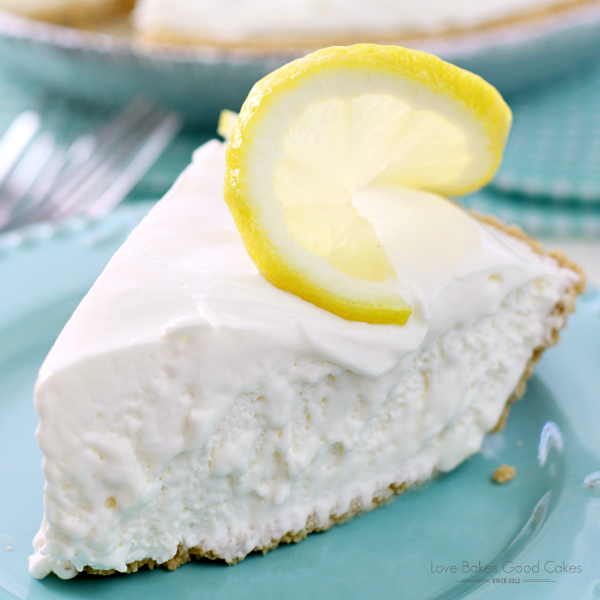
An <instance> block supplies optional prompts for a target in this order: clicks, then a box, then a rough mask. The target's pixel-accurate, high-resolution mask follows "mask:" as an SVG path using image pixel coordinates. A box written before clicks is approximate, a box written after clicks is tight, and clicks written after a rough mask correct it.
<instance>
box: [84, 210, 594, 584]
mask: <svg viewBox="0 0 600 600" xmlns="http://www.w3.org/2000/svg"><path fill="white" fill-rule="evenodd" d="M469 212H470V214H471V215H472V216H473V217H475V218H476V219H477V220H478V221H480V222H481V223H485V224H487V225H491V226H492V227H495V228H496V229H498V230H499V231H502V232H504V233H507V234H509V235H511V236H513V237H515V238H517V239H519V240H521V241H523V242H525V243H526V244H528V245H529V246H530V247H531V249H532V250H533V251H534V252H535V253H536V254H539V255H541V256H549V257H551V258H553V259H554V260H555V261H556V262H557V264H558V265H559V266H560V267H563V268H566V269H570V270H571V271H574V272H575V273H577V274H578V275H579V281H578V282H577V283H575V284H574V285H572V286H571V287H570V288H569V289H568V290H567V292H566V294H565V295H564V296H563V297H562V298H561V299H560V300H559V302H557V304H556V305H555V306H554V309H553V311H552V312H551V315H559V316H561V317H563V321H562V325H561V326H560V327H556V328H554V329H553V330H552V332H551V334H550V339H549V341H548V343H547V344H545V345H542V346H539V347H537V348H535V349H534V351H533V353H532V355H531V358H530V359H529V361H528V363H527V365H526V367H525V370H524V371H523V375H522V376H521V379H520V380H519V383H518V384H517V386H516V387H515V389H514V391H513V393H512V394H511V395H510V397H509V398H508V400H507V401H506V405H505V407H504V410H503V412H502V414H501V415H500V419H499V420H498V423H497V424H496V425H495V426H494V427H493V428H492V429H491V430H490V431H489V433H494V432H497V431H501V430H502V429H503V428H504V425H505V423H506V419H507V418H508V413H509V412H510V407H511V404H512V403H513V402H515V401H516V400H518V399H519V398H521V397H522V396H523V394H524V393H525V388H526V383H527V380H528V379H529V377H531V375H532V374H533V365H534V364H535V363H536V362H537V361H538V360H539V358H540V356H541V355H542V353H543V352H544V350H546V348H549V347H550V346H553V345H555V344H556V343H557V342H558V340H559V337H560V336H559V334H560V329H562V327H564V325H565V324H566V319H567V317H568V316H569V315H570V314H571V313H572V312H573V311H574V310H575V305H576V301H577V296H578V295H579V294H582V293H583V292H584V291H585V286H586V281H585V274H584V272H583V269H582V268H581V267H580V266H579V265H578V264H577V263H575V262H573V261H572V260H570V259H569V258H567V257H566V256H565V255H564V254H563V253H562V252H558V251H556V250H551V251H550V252H546V251H545V250H544V247H543V246H542V244H540V243H539V242H538V241H537V240H534V239H533V238H530V237H529V236H528V235H527V234H526V233H525V232H524V231H523V230H522V229H521V228H520V227H518V226H516V225H507V224H506V223H504V222H503V221H501V220H500V219H498V218H496V217H493V216H490V215H483V214H480V213H478V212H477V211H474V210H471V211H469ZM434 475H435V474H434ZM419 483H423V482H416V483H415V484H413V485H412V486H409V485H407V484H406V483H404V482H403V483H392V484H391V485H389V486H388V487H386V488H382V489H380V490H378V491H376V492H375V494H374V495H373V499H372V504H371V506H369V507H367V508H364V507H363V505H362V504H361V502H360V501H359V500H358V499H355V500H353V501H352V502H351V503H350V509H349V510H348V511H347V512H345V513H344V514H342V515H335V514H331V515H330V516H329V521H328V522H327V523H326V524H325V525H318V522H317V520H316V519H315V518H314V517H313V516H310V517H308V519H307V520H306V526H305V528H304V529H303V530H301V531H289V532H288V533H286V534H285V535H284V536H283V537H281V538H280V539H272V540H271V543H270V544H268V545H265V546H260V547H258V546H257V547H256V548H254V550H253V552H262V553H263V554H266V553H267V552H268V551H269V550H273V549H275V548H277V546H279V545H280V544H292V543H296V542H300V541H302V540H303V539H304V538H306V537H307V536H308V534H310V533H314V532H318V531H326V530H327V529H330V528H331V527H333V526H334V525H337V524H339V523H344V522H345V521H348V520H350V519H352V518H353V517H355V516H357V515H358V514H360V513H362V512H368V511H370V510H372V509H374V508H377V507H378V506H380V505H381V504H384V503H385V502H387V501H388V500H389V499H390V498H391V497H392V496H394V495H397V494H402V493H403V492H405V491H406V490H407V489H408V488H409V487H414V486H415V485H418V484H419ZM203 558H204V559H209V560H220V561H223V562H226V563H227V564H230V565H234V564H237V563H238V562H240V560H243V559H235V560H233V561H227V560H226V559H225V558H223V557H222V556H219V555H217V554H215V553H214V552H212V551H211V550H204V549H203V548H201V547H193V548H184V547H183V545H182V544H180V545H179V547H178V548H177V553H176V554H175V556H173V558H171V559H169V560H167V561H166V562H164V563H160V564H159V563H157V562H156V561H155V560H154V559H152V558H145V559H143V560H138V561H135V562H132V563H129V564H128V565H127V574H129V573H136V572H137V571H139V570H140V569H141V568H142V567H147V568H148V569H154V568H155V567H163V568H165V569H168V570H170V571H174V570H176V569H177V568H179V567H180V566H181V565H184V564H186V563H188V562H190V561H192V560H200V559H203ZM84 571H85V572H86V573H88V574H89V575H101V576H107V575H113V574H120V573H119V572H118V571H116V570H115V569H110V570H96V569H92V568H91V567H85V568H84Z"/></svg>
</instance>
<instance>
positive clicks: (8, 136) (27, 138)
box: [0, 110, 40, 185]
mask: <svg viewBox="0 0 600 600" xmlns="http://www.w3.org/2000/svg"><path fill="white" fill-rule="evenodd" d="M39 128H40V116H39V115H38V114H37V113H36V112H34V111H32V110H27V111H25V112H22V113H21V114H20V115H18V116H17V117H16V118H15V120H14V121H13V122H12V123H11V125H10V127H9V128H8V130H7V131H6V133H5V134H4V136H3V137H2V139H1V140H0V185H1V184H2V183H4V181H5V180H6V179H7V178H8V176H9V175H10V172H11V171H12V169H13V167H14V166H15V165H16V164H17V162H18V160H19V158H20V157H21V155H22V154H23V152H25V149H26V148H27V146H28V145H29V142H31V140H32V139H33V138H34V136H35V134H36V133H37V132H38V129H39Z"/></svg>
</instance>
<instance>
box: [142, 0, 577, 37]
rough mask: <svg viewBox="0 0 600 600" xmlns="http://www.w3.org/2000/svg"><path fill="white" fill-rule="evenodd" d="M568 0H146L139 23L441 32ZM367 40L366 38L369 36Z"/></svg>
mask: <svg viewBox="0 0 600 600" xmlns="http://www.w3.org/2000/svg"><path fill="white" fill-rule="evenodd" d="M567 3H568V0H567V1H565V0H486V1H484V2H481V1H477V0H460V1H459V0H454V1H449V0H421V1H420V2H414V1H409V0H371V1H369V2H366V1H358V0H354V1H352V2H349V1H348V0H278V2H276V3H275V2H273V1H272V0H245V1H244V0H242V1H239V0H203V1H202V2H198V1H197V0H141V1H139V2H138V4H137V6H136V9H135V13H134V22H135V25H136V27H138V28H139V29H141V30H146V31H150V32H171V33H173V34H179V35H181V36H189V37H193V38H199V39H205V40H216V41H223V42H239V41H243V40H260V38H261V36H268V37H272V38H275V39H281V40H285V38H286V36H289V35H296V36H298V37H308V38H310V37H311V36H313V37H319V36H326V35H332V34H338V35H340V34H341V35H343V34H361V33H362V34H365V33H367V34H368V33H370V34H380V35H393V34H398V33H399V32H401V33H404V32H412V31H418V32H426V33H429V32H438V31H443V30H447V29H461V28H468V27H474V26H477V25H481V24H484V23H489V22H491V21H495V20H501V19H505V18H507V17H513V16H517V15H521V14H524V13H528V12H532V11H536V10H540V9H546V8H549V7H552V6H557V5H561V4H567ZM364 41H366V40H364Z"/></svg>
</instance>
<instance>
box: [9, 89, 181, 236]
mask: <svg viewBox="0 0 600 600" xmlns="http://www.w3.org/2000/svg"><path fill="white" fill-rule="evenodd" d="M180 127H181V121H180V119H179V117H177V116H176V115H174V114H173V113H169V112H167V111H165V110H162V109H159V108H157V107H155V106H154V105H152V104H151V103H149V102H147V101H144V100H137V101H136V102H134V103H133V104H131V105H130V106H129V107H127V108H126V109H125V110H124V111H123V112H121V113H120V114H119V115H118V116H117V117H116V118H113V119H112V120H111V121H109V122H107V123H105V124H104V125H102V126H100V127H99V128H98V129H97V131H96V132H95V133H85V134H83V135H79V136H78V137H77V138H76V139H75V140H74V141H73V142H71V143H69V144H60V143H58V142H57V141H56V137H55V135H54V134H53V133H51V132H50V131H49V130H47V129H45V128H44V127H43V126H42V117H41V116H40V114H39V113H37V112H35V111H26V112H23V113H21V114H20V115H19V116H18V117H17V118H16V119H15V120H14V121H13V123H12V124H11V125H10V127H9V129H8V130H7V132H6V133H5V135H4V137H3V138H2V139H1V140H0V232H1V231H5V230H9V229H14V228H16V227H21V226H23V225H27V224H30V223H34V222H39V221H50V222H56V221H60V220H63V219H66V218H69V217H72V216H74V215H82V216H84V217H88V218H97V217H100V216H102V215H104V214H106V213H108V212H110V211H111V210H112V209H113V208H114V207H115V206H116V205H117V204H119V202H121V200H123V198H125V196H126V195H127V194H128V193H129V191H130V190H131V189H132V188H133V187H134V185H135V184H136V183H137V182H138V181H139V180H140V179H141V178H142V177H143V175H144V174H145V173H146V171H147V170H148V169H149V168H150V167H151V166H152V164H153V163H154V162H155V160H156V159H157V158H158V157H159V156H160V154H161V153H162V152H163V150H164V149H165V148H166V146H167V145H168V144H169V142H170V141H171V140H172V139H173V137H174V136H175V135H176V134H177V132H178V131H179V129H180Z"/></svg>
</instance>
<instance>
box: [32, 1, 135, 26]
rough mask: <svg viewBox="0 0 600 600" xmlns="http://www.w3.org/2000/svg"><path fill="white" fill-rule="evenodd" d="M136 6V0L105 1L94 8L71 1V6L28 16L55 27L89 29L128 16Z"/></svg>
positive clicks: (37, 12) (39, 11) (40, 11)
mask: <svg viewBox="0 0 600 600" xmlns="http://www.w3.org/2000/svg"><path fill="white" fill-rule="evenodd" d="M134 5H135V0H103V1H102V2H98V3H97V4H95V5H93V6H90V5H85V4H82V3H80V2H77V1H76V0H71V3H70V4H68V5H67V6H63V7H62V8H60V9H58V10H53V9H45V10H38V11H36V12H35V13H33V14H29V15H26V16H27V17H30V18H32V19H35V20H37V21H46V22H47V23H53V24H54V25H65V26H67V27H76V28H80V29H87V28H89V27H93V26H95V25H96V24H98V23H104V22H106V21H111V20H113V19H115V18H117V17H121V16H124V15H128V14H129V13H130V12H131V10H132V9H133V7H134Z"/></svg>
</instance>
